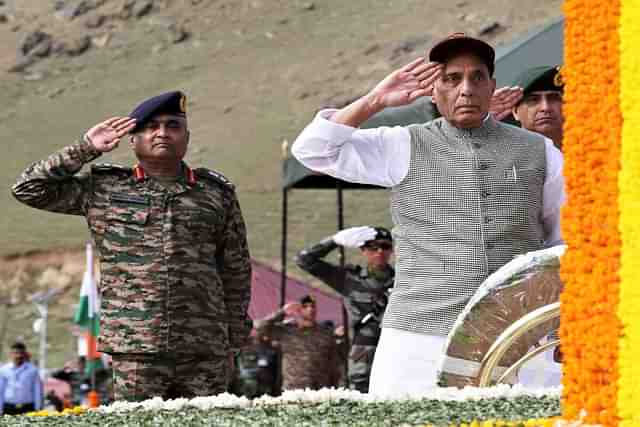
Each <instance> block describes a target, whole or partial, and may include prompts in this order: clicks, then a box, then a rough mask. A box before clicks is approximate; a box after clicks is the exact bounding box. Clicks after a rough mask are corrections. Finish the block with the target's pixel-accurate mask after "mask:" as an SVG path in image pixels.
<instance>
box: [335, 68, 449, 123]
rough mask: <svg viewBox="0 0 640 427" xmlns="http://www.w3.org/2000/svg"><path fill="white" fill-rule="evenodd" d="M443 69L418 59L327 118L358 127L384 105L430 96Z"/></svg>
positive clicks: (409, 101) (402, 103)
mask: <svg viewBox="0 0 640 427" xmlns="http://www.w3.org/2000/svg"><path fill="white" fill-rule="evenodd" d="M443 70H444V65H442V64H440V63H439V62H425V59H424V58H418V59H416V60H414V61H413V62H410V63H409V64H407V65H405V66H404V67H402V68H399V69H397V70H396V71H394V72H392V73H391V74H389V75H388V76H387V77H385V78H384V80H382V81H381V82H380V83H378V84H377V85H376V87H374V88H373V90H371V92H369V93H368V94H367V95H365V96H363V97H362V98H360V99H358V100H357V101H355V102H353V103H351V104H349V105H348V106H346V107H344V108H343V109H341V110H340V111H338V112H337V113H335V114H334V115H333V116H332V117H331V119H330V120H331V121H333V122H336V123H341V124H344V125H347V126H352V127H358V126H360V125H361V124H362V123H364V122H365V121H367V119H369V118H370V117H371V116H373V115H374V114H375V113H377V112H379V111H381V110H383V109H385V108H387V107H398V106H401V105H407V104H410V103H412V102H413V101H415V100H416V99H418V98H420V97H421V96H430V95H431V94H432V92H433V84H434V83H435V82H436V80H438V79H439V78H440V76H441V75H442V72H443Z"/></svg>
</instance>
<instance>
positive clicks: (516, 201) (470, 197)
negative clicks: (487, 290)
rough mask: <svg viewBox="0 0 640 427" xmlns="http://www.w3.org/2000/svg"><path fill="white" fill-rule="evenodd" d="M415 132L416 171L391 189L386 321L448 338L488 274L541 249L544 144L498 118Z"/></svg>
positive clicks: (437, 123) (412, 167) (438, 124)
mask: <svg viewBox="0 0 640 427" xmlns="http://www.w3.org/2000/svg"><path fill="white" fill-rule="evenodd" d="M408 130H409V132H410V134H411V160H410V163H409V171H408V173H407V176H406V177H405V179H404V180H403V181H402V182H401V183H400V184H398V185H396V186H395V187H393V188H392V191H391V215H392V219H393V223H394V228H393V238H394V242H395V256H396V282H395V285H394V288H393V291H392V294H391V298H390V301H389V305H388V306H387V311H386V313H385V316H384V321H383V326H384V327H390V328H397V329H402V330H407V331H414V332H419V333H425V334H430V335H443V336H446V335H447V333H448V332H449V330H450V329H451V327H452V325H453V322H454V321H455V319H456V318H457V316H458V314H459V313H460V312H461V311H462V309H463V308H464V306H465V304H466V303H467V301H468V300H469V298H470V297H471V296H472V295H473V294H474V292H475V291H476V289H478V287H479V286H480V284H481V283H482V282H483V281H484V280H485V279H486V278H487V276H488V275H489V274H491V273H493V272H494V271H496V270H497V269H498V268H500V267H501V266H502V265H504V264H505V263H507V262H508V261H509V260H511V259H512V258H513V257H514V256H515V255H518V254H523V253H526V252H530V251H533V250H537V249H541V248H542V247H543V243H544V241H543V240H544V233H543V226H542V191H543V185H544V180H545V173H546V156H545V143H544V138H543V137H542V136H540V135H538V134H535V133H532V132H529V131H525V130H522V129H520V128H517V127H514V126H510V125H506V124H503V123H499V122H496V121H495V120H493V119H492V118H488V119H487V120H485V121H484V123H483V125H482V126H481V127H479V128H475V129H458V128H455V127H453V126H452V125H451V124H449V123H448V122H447V121H446V120H444V119H443V118H439V119H436V120H433V121H431V122H428V123H425V124H421V125H412V126H409V127H408Z"/></svg>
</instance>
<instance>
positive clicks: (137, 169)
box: [133, 162, 196, 186]
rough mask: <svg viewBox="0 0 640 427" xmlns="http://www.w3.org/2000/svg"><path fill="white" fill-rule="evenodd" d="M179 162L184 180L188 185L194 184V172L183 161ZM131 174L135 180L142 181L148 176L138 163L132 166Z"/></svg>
mask: <svg viewBox="0 0 640 427" xmlns="http://www.w3.org/2000/svg"><path fill="white" fill-rule="evenodd" d="M181 163H182V172H183V174H184V175H183V176H184V181H185V182H186V183H187V184H188V185H190V186H193V185H195V183H196V174H195V173H194V172H193V169H191V168H190V167H189V166H188V165H187V164H186V163H185V162H181ZM133 176H134V177H135V180H136V182H142V181H144V180H146V179H147V178H149V176H148V175H147V173H146V172H145V170H144V168H143V167H142V166H141V165H140V164H139V163H138V164H136V165H135V166H134V167H133Z"/></svg>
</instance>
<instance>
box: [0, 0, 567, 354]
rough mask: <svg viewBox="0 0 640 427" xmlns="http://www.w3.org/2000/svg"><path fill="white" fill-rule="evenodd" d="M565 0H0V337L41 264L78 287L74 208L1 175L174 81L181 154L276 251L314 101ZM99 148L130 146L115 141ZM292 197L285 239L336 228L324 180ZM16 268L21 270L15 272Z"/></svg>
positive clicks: (377, 214)
mask: <svg viewBox="0 0 640 427" xmlns="http://www.w3.org/2000/svg"><path fill="white" fill-rule="evenodd" d="M561 3H562V2H561V1H560V0H540V1H537V2H521V1H510V0H487V1H484V2H477V1H463V0H456V1H452V2H442V1H435V0H367V1H364V0H349V1H341V0H312V1H310V0H306V1H303V0H252V1H249V0H57V1H52V0H46V1H45V0H0V138H1V139H2V141H3V143H4V147H5V154H4V156H2V157H1V158H0V163H1V167H0V203H2V206H3V215H2V216H1V217H0V242H1V243H2V244H0V256H3V257H4V258H2V261H0V263H1V264H2V265H0V287H1V288H0V289H1V290H0V302H7V301H12V299H11V298H12V297H11V295H13V294H12V292H13V293H15V292H16V291H15V289H14V288H15V287H16V286H18V284H19V283H20V286H21V287H22V290H21V292H20V295H22V296H21V297H20V298H18V297H15V298H18V300H15V299H14V300H13V302H15V303H16V304H17V305H15V306H12V308H11V310H10V312H9V319H13V320H14V322H13V323H12V324H11V326H10V327H9V329H8V330H7V334H6V337H5V338H4V339H5V340H7V339H11V338H13V337H15V336H17V335H20V334H22V335H24V336H25V337H27V339H29V340H31V342H34V343H35V341H33V339H34V336H33V332H32V331H31V328H30V323H31V322H32V321H33V318H34V317H33V313H32V312H31V311H32V310H31V309H30V308H28V306H26V305H24V300H25V298H27V297H28V295H29V294H30V293H31V292H33V291H35V290H37V289H42V288H46V287H51V286H54V285H53V284H52V283H51V282H49V283H48V282H47V279H46V277H53V276H45V279H42V275H43V271H45V270H46V269H47V268H50V269H53V270H55V272H56V273H55V274H57V275H58V276H59V275H60V274H62V275H65V274H66V275H67V276H69V291H68V292H70V295H73V297H75V295H77V292H78V289H79V277H80V276H79V272H80V271H81V270H82V266H83V262H84V261H83V260H82V250H81V248H82V247H83V243H84V241H85V240H86V239H87V233H86V225H85V224H84V222H83V219H82V218H78V217H68V216H62V215H55V214H48V213H43V212H38V211H35V210H32V209H28V208H26V207H23V206H21V205H19V204H18V203H17V202H15V201H14V200H13V199H12V197H11V196H10V193H9V187H10V185H11V184H12V182H13V181H14V180H15V178H16V176H17V175H18V174H19V173H20V171H21V170H22V169H24V168H25V167H26V166H27V165H28V164H29V163H30V162H32V161H34V160H36V159H40V158H42V157H45V156H46V155H48V154H49V153H51V152H53V151H54V150H56V149H58V148H61V147H62V146H64V145H65V144H69V143H71V142H73V141H74V139H75V138H77V137H78V136H80V135H81V134H82V133H83V132H84V130H86V129H87V128H88V127H90V126H91V125H92V124H94V123H96V122H98V121H100V120H103V119H104V118H107V117H109V116H111V115H116V114H127V113H128V112H130V111H131V109H132V108H133V106H134V105H135V104H137V103H138V102H139V101H140V100H142V99H144V98H146V97H148V96H151V95H154V94H157V93H159V92H161V91H166V90H171V89H181V90H183V91H185V92H186V93H187V94H188V96H189V103H188V109H189V120H190V126H191V128H192V146H191V152H190V154H189V158H188V159H187V160H188V161H189V162H190V163H191V164H193V165H197V166H206V167H210V168H213V169H216V170H218V171H220V172H222V173H223V174H225V175H226V176H228V177H229V178H230V179H231V180H232V181H234V182H235V183H236V184H237V187H238V192H239V196H240V201H241V204H242V207H243V211H244V214H245V217H246V220H247V223H248V228H249V233H250V234H249V239H250V245H251V249H252V254H253V255H254V256H255V257H257V258H259V259H261V260H263V261H267V262H271V263H275V262H277V259H278V257H279V244H280V243H279V242H280V231H281V230H280V216H281V211H280V203H281V200H280V198H281V191H280V162H281V158H282V152H281V151H282V150H281V147H282V143H283V141H284V140H288V141H292V140H293V139H294V138H295V136H296V134H297V133H298V132H299V131H300V130H301V129H302V127H303V126H304V125H305V123H306V122H307V121H308V120H310V119H311V117H312V114H313V112H314V111H315V110H316V109H317V108H319V107H320V106H323V105H327V104H332V103H339V102H341V101H343V100H346V99H349V98H352V97H353V96H356V95H358V94H361V93H363V92H364V91H365V90H366V89H367V88H370V87H371V86H372V85H373V84H374V83H375V82H377V81H378V80H379V79H381V78H382V77H384V76H385V75H386V73H388V72H389V71H391V70H392V69H393V68H394V67H396V66H398V65H401V64H403V63H405V62H408V61H409V60H411V59H412V58H414V57H416V56H418V55H420V54H422V53H423V52H424V51H425V50H426V49H427V48H428V47H429V46H430V45H431V44H432V43H433V42H434V41H435V40H437V39H439V38H441V37H443V36H445V35H447V34H449V33H451V32H454V31H465V32H467V33H469V34H472V35H476V36H477V35H480V36H482V37H483V38H485V39H486V40H488V41H490V42H491V43H493V44H494V45H500V44H502V43H506V42H508V41H509V40H512V39H514V38H516V37H517V36H519V35H521V34H523V33H525V32H527V31H529V30H531V29H533V28H535V27H537V26H540V25H541V24H544V23H546V22H548V21H549V20H550V19H552V18H554V17H557V16H558V15H560V14H561V9H560V8H561ZM100 161H106V162H117V163H123V164H130V163H132V161H133V159H132V156H131V154H130V152H129V151H128V150H127V148H126V144H123V145H122V146H121V148H120V149H119V150H118V151H117V152H115V153H114V154H113V155H111V156H105V157H104V158H103V159H100ZM290 203H291V205H292V207H291V215H292V216H291V225H290V227H291V228H290V236H291V239H290V248H291V250H290V253H293V251H294V250H296V249H300V248H301V247H302V246H304V245H306V244H309V243H311V242H312V241H314V240H316V239H319V238H321V237H323V236H325V235H327V234H329V233H331V232H332V230H333V229H334V228H335V194H334V193H333V192H323V191H317V192H301V191H297V192H294V193H293V194H292V195H291V202H290ZM345 203H346V222H347V225H358V224H361V223H378V224H389V222H390V219H389V216H388V213H387V195H386V194H385V193H384V192H382V191H380V192H353V193H349V194H347V195H346V200H345ZM33 251H36V252H37V255H34V256H30V255H29V253H31V252H33ZM290 264H291V263H290ZM19 265H24V266H26V267H24V268H23V269H22V270H20V268H19V267H18V266H19ZM72 266H75V267H72ZM292 270H293V271H294V273H296V271H295V269H292ZM18 271H22V273H20V274H23V273H24V274H27V273H28V274H31V275H30V276H21V277H23V279H21V280H22V281H21V282H18V281H16V280H18V279H16V277H18V273H17V272H18ZM25 272H26V273H25ZM29 272H31V273H29ZM67 273H68V274H67ZM297 273H299V272H297ZM51 274H53V273H51ZM58 276H56V277H58ZM39 278H40V279H39ZM14 279H15V280H14ZM57 280H62V279H57ZM64 280H67V279H64ZM65 286H66V285H65ZM72 300H73V298H72V297H69V298H66V299H64V298H63V301H65V304H61V305H60V307H59V308H58V309H57V311H56V310H54V312H55V313H56V314H55V316H57V317H56V318H59V321H60V322H61V323H60V325H63V324H64V322H67V321H68V319H69V315H70V313H71V307H70V306H69V301H72ZM25 307H26V308H25ZM12 316H13V317H12ZM56 328H57V327H56ZM56 328H54V330H56V331H57V330H58V329H59V330H60V331H59V332H61V331H63V330H64V328H63V327H60V328H58V329H56ZM61 333H62V332H61ZM1 338H2V337H0V339H1ZM54 341H55V340H54ZM71 348H72V341H71V340H70V339H69V338H66V337H65V338H60V339H59V340H57V341H55V348H53V349H52V352H53V353H54V356H53V357H54V359H53V360H54V362H56V363H58V362H59V361H61V360H62V358H63V357H64V356H65V354H66V353H69V351H70V349H71Z"/></svg>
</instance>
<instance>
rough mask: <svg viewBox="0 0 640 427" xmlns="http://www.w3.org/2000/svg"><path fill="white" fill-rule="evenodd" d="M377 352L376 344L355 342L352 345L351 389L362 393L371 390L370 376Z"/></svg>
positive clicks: (350, 362)
mask: <svg viewBox="0 0 640 427" xmlns="http://www.w3.org/2000/svg"><path fill="white" fill-rule="evenodd" d="M375 352H376V346H375V345H357V344H354V345H352V346H351V351H350V352H349V387H350V388H351V389H354V390H358V391H359V392H361V393H367V392H368V391H369V376H370V375H371V365H373V355H374V354H375Z"/></svg>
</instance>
